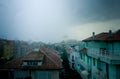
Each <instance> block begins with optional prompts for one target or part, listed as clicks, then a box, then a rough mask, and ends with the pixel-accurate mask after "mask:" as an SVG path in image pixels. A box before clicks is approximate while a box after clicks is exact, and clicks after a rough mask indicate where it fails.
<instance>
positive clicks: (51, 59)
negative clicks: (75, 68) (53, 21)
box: [0, 47, 62, 79]
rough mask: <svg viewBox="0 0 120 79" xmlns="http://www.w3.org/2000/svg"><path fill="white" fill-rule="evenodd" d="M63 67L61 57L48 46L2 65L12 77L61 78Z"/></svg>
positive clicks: (16, 78) (34, 78) (19, 78)
mask: <svg viewBox="0 0 120 79" xmlns="http://www.w3.org/2000/svg"><path fill="white" fill-rule="evenodd" d="M61 69H62V62H61V59H60V58H59V56H58V55H57V54H56V53H54V51H53V50H51V49H50V48H48V47H41V48H40V51H39V52H31V53H29V54H27V55H25V56H22V57H19V58H17V59H15V60H12V61H10V62H8V63H6V64H5V65H3V66H0V70H1V71H7V72H8V77H9V78H10V79H59V71H60V70H61ZM11 74H12V75H11Z"/></svg>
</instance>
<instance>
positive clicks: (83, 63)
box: [76, 59, 90, 71]
mask: <svg viewBox="0 0 120 79" xmlns="http://www.w3.org/2000/svg"><path fill="white" fill-rule="evenodd" d="M76 61H77V63H79V64H80V65H82V66H83V67H84V68H85V70H87V71H90V66H89V65H87V64H86V63H85V62H84V61H83V60H81V59H79V60H76Z"/></svg>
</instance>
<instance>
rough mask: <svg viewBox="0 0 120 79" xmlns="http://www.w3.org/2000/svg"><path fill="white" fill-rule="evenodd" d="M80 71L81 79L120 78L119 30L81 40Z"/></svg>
mask: <svg viewBox="0 0 120 79" xmlns="http://www.w3.org/2000/svg"><path fill="white" fill-rule="evenodd" d="M83 43H84V44H83V46H81V50H80V61H81V62H80V67H79V69H78V70H77V71H80V74H81V75H82V77H83V79H120V75H119V73H120V30H118V31H116V32H112V31H111V30H110V31H109V32H103V33H100V34H97V35H95V33H94V32H93V35H92V37H89V38H87V39H84V40H83Z"/></svg>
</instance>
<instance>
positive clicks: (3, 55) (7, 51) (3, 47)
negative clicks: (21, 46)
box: [0, 39, 14, 61]
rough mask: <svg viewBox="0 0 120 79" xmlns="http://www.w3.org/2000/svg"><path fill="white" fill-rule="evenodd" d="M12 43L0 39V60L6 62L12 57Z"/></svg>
mask: <svg viewBox="0 0 120 79" xmlns="http://www.w3.org/2000/svg"><path fill="white" fill-rule="evenodd" d="M13 48H14V46H13V41H12V40H6V39H0V60H1V61H6V60H9V59H11V58H12V57H13Z"/></svg>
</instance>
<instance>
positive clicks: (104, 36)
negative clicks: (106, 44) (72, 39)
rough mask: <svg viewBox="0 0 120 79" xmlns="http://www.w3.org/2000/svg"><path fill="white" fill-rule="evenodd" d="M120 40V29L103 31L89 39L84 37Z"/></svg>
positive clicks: (95, 39) (96, 39)
mask: <svg viewBox="0 0 120 79" xmlns="http://www.w3.org/2000/svg"><path fill="white" fill-rule="evenodd" d="M93 40H94V41H120V30H118V31H116V32H114V33H111V34H110V33H109V32H103V33H100V34H97V35H94V37H93V36H92V37H89V38H87V39H84V40H83V41H93Z"/></svg>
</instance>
